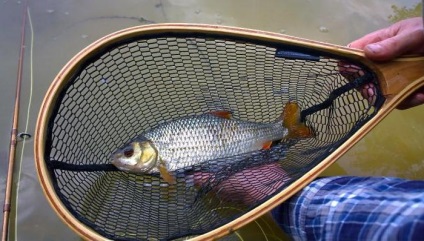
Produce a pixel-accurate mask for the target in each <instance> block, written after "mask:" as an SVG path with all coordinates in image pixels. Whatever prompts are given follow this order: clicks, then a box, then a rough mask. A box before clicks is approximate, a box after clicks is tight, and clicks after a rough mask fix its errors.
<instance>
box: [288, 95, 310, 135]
mask: <svg viewBox="0 0 424 241" xmlns="http://www.w3.org/2000/svg"><path fill="white" fill-rule="evenodd" d="M282 117H283V126H284V127H285V128H287V129H288V131H289V134H288V135H287V137H286V138H293V139H295V138H310V137H314V136H315V133H314V131H313V130H312V128H310V127H308V126H306V125H305V123H301V122H300V107H299V105H298V104H297V103H296V102H288V103H287V104H286V106H285V107H284V111H283V114H282Z"/></svg>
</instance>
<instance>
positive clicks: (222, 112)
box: [209, 110, 233, 119]
mask: <svg viewBox="0 0 424 241" xmlns="http://www.w3.org/2000/svg"><path fill="white" fill-rule="evenodd" d="M209 114H211V115H214V116H217V117H221V118H224V119H231V118H233V113H231V111H228V110H217V111H211V112H209Z"/></svg>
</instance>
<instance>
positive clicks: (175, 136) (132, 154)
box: [111, 102, 315, 184]
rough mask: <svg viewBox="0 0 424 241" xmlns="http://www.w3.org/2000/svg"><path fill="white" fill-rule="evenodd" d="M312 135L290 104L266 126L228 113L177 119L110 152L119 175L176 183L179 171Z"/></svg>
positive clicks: (156, 127)
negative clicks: (155, 176)
mask: <svg viewBox="0 0 424 241" xmlns="http://www.w3.org/2000/svg"><path fill="white" fill-rule="evenodd" d="M314 136H315V133H314V130H313V129H312V128H311V127H308V126H306V124H304V123H302V122H301V121H300V107H299V105H298V104H297V103H296V102H288V103H287V104H286V105H285V106H284V109H283V112H282V114H281V116H279V117H278V118H277V119H276V120H275V121H273V122H269V123H259V122H252V121H246V120H240V119H235V118H233V117H232V112H230V111H226V110H218V111H212V112H209V113H204V114H199V115H190V116H183V117H179V118H176V119H173V120H170V121H167V122H164V123H161V124H158V125H157V126H155V127H153V128H151V129H149V130H147V131H144V132H143V133H141V134H140V135H139V136H137V137H136V138H134V139H133V140H132V141H130V142H129V143H127V144H126V145H124V146H123V147H121V148H119V149H118V150H117V151H115V152H114V153H113V154H112V161H111V162H112V164H113V165H115V167H116V168H117V169H119V170H121V171H125V172H129V173H136V174H160V176H161V178H162V179H163V180H164V181H166V182H167V183H168V184H175V183H176V178H175V175H174V174H173V173H174V172H175V171H177V170H181V169H185V168H189V167H191V166H193V165H200V164H204V163H207V162H208V161H210V160H215V159H219V158H226V157H231V156H237V155H240V154H245V153H249V152H253V151H258V150H261V149H269V148H271V145H272V143H273V142H275V141H282V140H284V139H287V138H291V139H297V138H311V137H314Z"/></svg>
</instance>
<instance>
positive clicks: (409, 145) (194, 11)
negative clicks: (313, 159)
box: [0, 0, 424, 240]
mask: <svg viewBox="0 0 424 241" xmlns="http://www.w3.org/2000/svg"><path fill="white" fill-rule="evenodd" d="M418 2H419V1H417V0H403V1H401V0H397V1H394V0H391V1H389V0H378V1H377V0H375V1H366V0H356V1H342V0H336V1H335V0H321V1H311V0H286V1H276V0H268V1H259V0H244V1H242V0H238V1H224V0H219V1H211V0H209V1H206V0H202V1H199V0H197V1H195V0H185V1H179V0H163V1H160V0H156V1H147V0H144V1H140V0H131V1H130V0H128V1H112V0H107V1H97V0H95V1H76V0H68V1H54V0H41V1H37V2H35V1H34V2H32V1H30V2H29V9H30V14H31V22H32V25H33V31H34V35H33V37H34V47H33V49H32V51H31V42H30V40H31V31H30V28H29V24H27V28H26V42H25V61H24V76H23V77H24V78H23V86H22V93H21V110H20V122H19V123H20V126H19V131H20V132H22V131H24V129H25V124H26V119H27V118H29V122H28V132H29V133H31V134H33V133H34V128H35V122H36V118H37V115H38V111H39V107H40V104H41V101H42V99H43V97H44V94H45V93H46V90H47V88H48V86H49V85H50V83H51V81H52V80H53V79H54V77H55V75H56V74H57V73H58V71H59V70H60V69H61V67H62V66H63V65H64V64H65V63H66V62H67V61H68V60H69V59H70V58H71V57H72V56H73V55H75V54H76V53H77V52H79V51H80V50H81V49H82V48H84V47H86V46H87V45H88V44H90V43H91V42H93V41H95V40H97V39H98V38H100V37H102V36H104V35H106V34H109V33H111V32H113V31H116V30H119V29H122V28H126V27H130V26H135V25H139V24H143V23H147V22H149V21H152V22H158V23H159V22H192V23H211V24H222V25H231V26H240V27H247V28H255V29H262V30H268V31H274V32H280V33H286V34H289V35H294V36H299V37H304V38H308V39H314V40H320V41H326V42H330V43H335V44H341V45H346V44H347V43H349V42H350V41H352V40H354V39H356V38H358V37H360V36H362V35H364V34H366V33H368V32H370V31H372V30H375V29H378V28H381V27H384V26H387V25H388V24H389V20H390V19H393V17H392V18H389V16H390V15H392V14H393V13H394V12H393V9H392V7H391V6H392V5H396V6H397V8H395V9H401V8H402V7H404V6H405V7H406V8H412V7H414V6H415V5H416V4H417V3H418ZM24 3H25V1H16V0H15V1H8V0H3V1H1V2H0V26H1V31H0V56H1V59H0V61H1V64H0V73H1V80H0V81H1V82H0V83H1V85H0V86H1V88H0V103H1V104H0V158H1V161H0V180H1V190H0V191H1V193H0V198H1V200H3V195H4V186H5V178H6V170H7V155H8V147H9V137H10V134H9V133H10V130H11V123H12V111H13V100H14V91H15V87H16V72H17V63H18V53H19V40H20V24H21V18H22V14H23V11H22V8H23V5H24ZM398 12H399V11H398ZM400 12H401V13H402V14H405V11H400ZM31 53H32V54H33V89H32V99H31V103H30V104H29V97H30V93H31V89H30V80H31V75H30V64H31V63H30V56H31ZM29 106H30V110H29V116H28V115H27V109H28V107H29ZM423 110H424V106H421V107H417V108H414V109H411V110H407V111H394V112H392V113H391V114H390V115H389V117H387V118H386V119H385V120H384V121H383V122H382V123H380V124H379V125H378V126H377V127H376V128H375V129H374V130H373V131H372V132H371V133H370V134H369V135H367V136H366V137H365V138H364V139H363V140H361V141H360V142H359V143H358V144H357V145H356V146H355V147H354V148H353V149H352V150H350V151H349V152H348V153H347V154H346V155H345V156H343V157H342V158H341V159H340V160H339V161H338V162H337V163H336V164H335V165H333V166H332V167H331V168H330V169H329V170H327V171H326V173H325V174H326V175H338V174H347V175H389V176H399V177H405V178H415V179H422V178H423V176H424V174H423V173H424V148H423V146H422V143H421V140H422V139H423V138H424V128H423V125H422V119H423V118H424V111H423ZM32 146H33V143H32V142H31V141H28V142H26V144H25V147H24V150H23V156H22V164H21V165H17V166H16V169H17V170H18V169H19V168H22V173H21V175H20V179H19V180H20V182H19V185H17V184H16V185H15V187H16V189H17V190H18V192H15V193H14V194H15V196H17V200H18V202H17V203H15V205H14V207H15V208H17V209H18V212H17V213H18V215H17V217H16V219H15V218H12V220H11V221H12V222H11V229H10V232H11V235H12V237H15V238H16V239H17V240H78V239H79V238H78V237H77V236H76V235H75V234H74V233H73V232H72V231H71V230H70V229H69V228H68V227H67V226H66V225H65V224H63V223H62V221H60V220H59V218H58V217H57V215H56V214H55V213H54V212H53V211H52V209H51V207H50V206H49V204H48V203H47V201H46V199H45V197H44V195H43V193H42V190H41V188H40V185H39V184H38V180H37V176H36V173H35V168H34V160H33V159H34V158H33V147H32ZM22 147H23V143H22V142H21V143H19V145H18V154H17V159H18V160H21V155H20V153H21V151H22ZM18 164H19V163H18ZM15 173H18V171H16V172H15ZM15 176H16V177H18V176H17V175H15ZM16 183H17V182H16ZM12 215H15V212H12ZM259 222H266V223H269V222H271V221H270V220H269V219H264V220H262V221H259ZM266 225H267V224H266ZM262 226H264V225H262ZM269 227H275V225H273V224H270V226H269ZM258 230H259V228H258V226H257V224H256V223H253V224H252V225H250V227H248V228H247V229H244V230H242V231H240V234H241V236H243V237H244V240H257V239H258V238H260V237H259V236H255V235H252V234H256V235H258V233H260V232H258ZM266 232H267V233H268V234H270V236H269V237H270V239H276V240H279V239H280V238H278V237H279V235H280V232H279V230H278V229H276V228H270V229H268V228H267V229H266ZM247 234H250V235H247ZM234 237H235V238H237V237H239V236H237V235H235V236H234ZM249 237H250V239H249ZM272 237H274V238H272ZM275 237H277V238H275Z"/></svg>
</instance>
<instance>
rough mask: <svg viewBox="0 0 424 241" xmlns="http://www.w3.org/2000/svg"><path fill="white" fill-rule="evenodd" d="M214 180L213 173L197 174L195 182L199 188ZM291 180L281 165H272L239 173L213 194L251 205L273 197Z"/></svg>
mask: <svg viewBox="0 0 424 241" xmlns="http://www.w3.org/2000/svg"><path fill="white" fill-rule="evenodd" d="M211 178H212V179H211ZM213 178H214V177H213V174H212V173H205V172H203V173H196V174H195V177H194V181H195V184H196V185H197V186H203V185H204V184H205V182H207V181H208V180H209V181H210V180H212V181H213ZM289 180H290V177H289V175H288V174H287V172H285V171H284V170H283V169H282V168H281V167H280V165H278V164H277V163H271V164H266V165H263V166H257V167H253V168H249V169H246V170H243V171H240V172H237V173H235V174H234V175H232V176H231V177H229V178H228V179H227V180H225V181H223V182H221V183H220V184H219V185H218V186H217V187H215V188H214V190H213V192H214V195H216V196H217V197H218V198H220V199H221V200H223V201H226V202H230V203H236V204H243V205H251V204H253V203H256V202H257V201H259V200H261V199H263V198H265V197H267V196H268V195H271V194H272V193H274V192H275V191H276V190H277V189H278V188H280V187H281V185H283V184H284V183H286V182H287V181H289Z"/></svg>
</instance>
